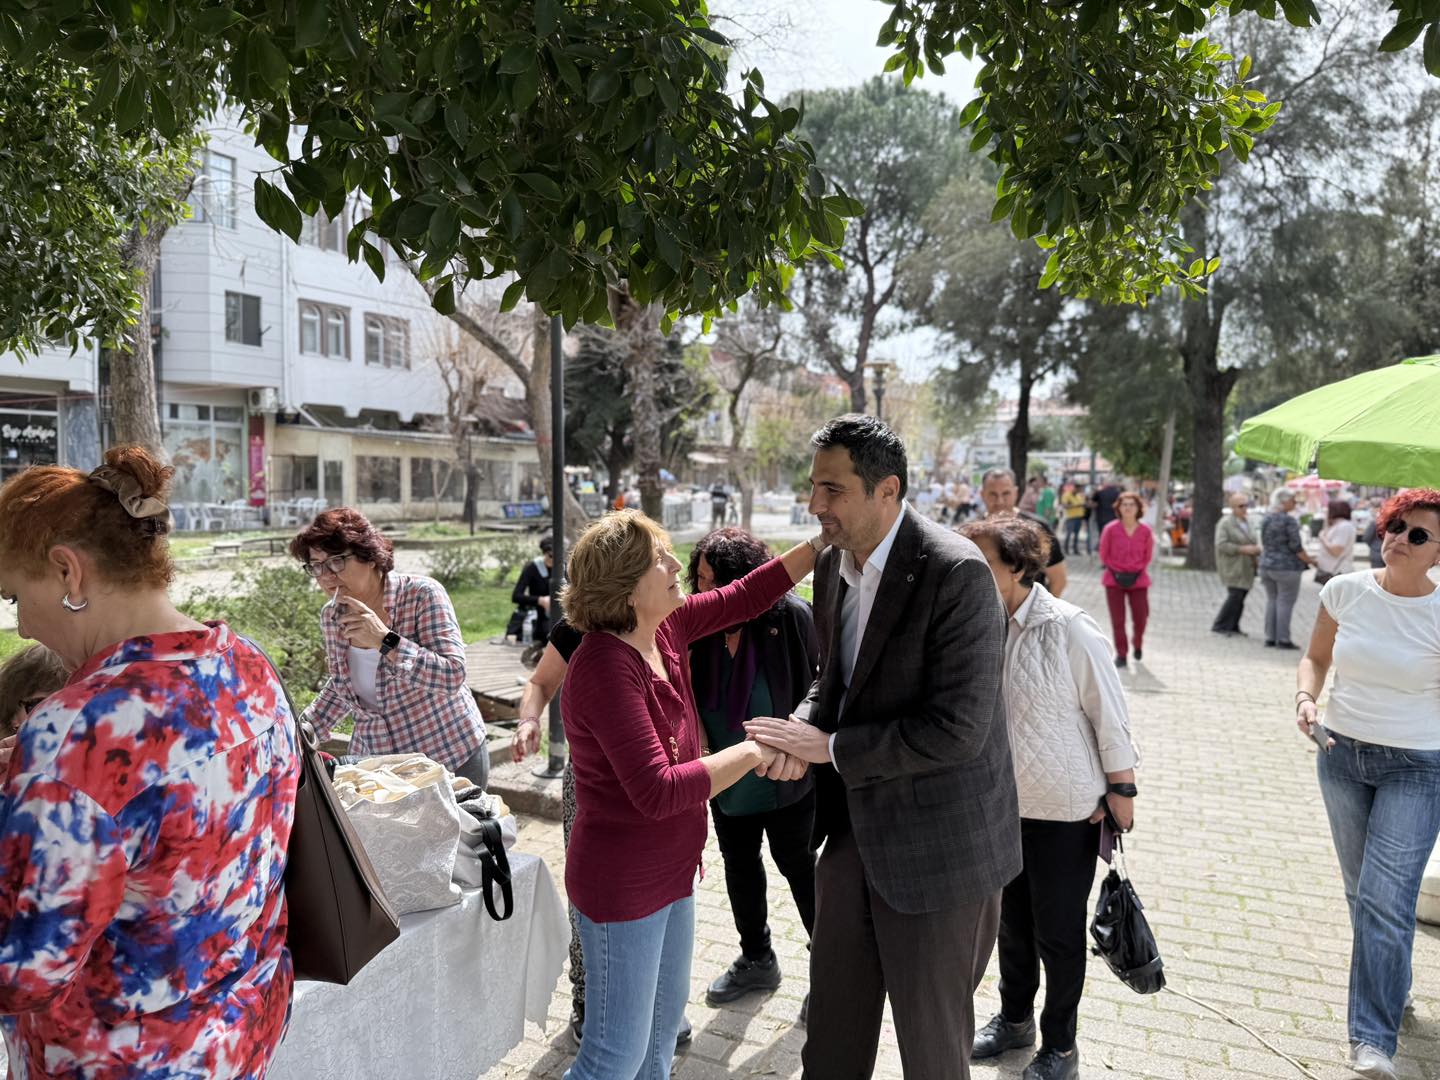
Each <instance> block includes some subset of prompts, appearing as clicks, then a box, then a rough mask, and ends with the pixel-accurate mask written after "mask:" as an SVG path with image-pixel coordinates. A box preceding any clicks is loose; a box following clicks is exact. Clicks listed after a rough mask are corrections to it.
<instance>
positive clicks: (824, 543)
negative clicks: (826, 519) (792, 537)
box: [805, 532, 830, 555]
mask: <svg viewBox="0 0 1440 1080" xmlns="http://www.w3.org/2000/svg"><path fill="white" fill-rule="evenodd" d="M805 543H807V544H809V545H810V550H811V551H813V552H815V554H816V555H819V554H820V553H821V552H822V551H824V550H825V549H826V548H827V547H829V546H830V541H828V540H826V539H825V534H824V533H823V532H822V533H816V534H815V535H814V536H812V537H810V539H809V540H806V541H805Z"/></svg>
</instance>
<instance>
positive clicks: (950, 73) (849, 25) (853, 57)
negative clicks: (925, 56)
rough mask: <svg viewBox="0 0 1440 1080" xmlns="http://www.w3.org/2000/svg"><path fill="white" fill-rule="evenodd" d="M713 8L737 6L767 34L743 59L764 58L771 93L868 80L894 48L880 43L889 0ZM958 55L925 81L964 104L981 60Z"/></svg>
mask: <svg viewBox="0 0 1440 1080" xmlns="http://www.w3.org/2000/svg"><path fill="white" fill-rule="evenodd" d="M711 10H712V12H715V13H717V14H720V15H726V14H733V16H734V18H735V20H736V23H737V25H738V28H739V29H740V30H742V31H747V30H748V31H749V32H750V34H751V35H756V34H758V35H760V36H761V37H762V38H763V40H762V41H761V42H758V43H756V44H754V45H751V46H747V47H746V49H745V52H744V55H743V56H742V61H748V62H749V63H751V64H754V65H757V66H759V68H760V70H761V72H762V74H764V76H765V89H766V91H767V92H768V93H769V95H770V97H771V98H772V99H778V98H780V97H783V96H784V95H785V94H788V93H790V92H791V91H792V90H820V89H825V88H828V87H835V86H852V85H854V84H855V83H860V82H864V81H865V80H866V79H867V78H869V77H870V76H871V75H878V74H880V73H881V71H882V70H883V69H884V67H885V61H886V60H887V59H888V58H889V56H890V50H888V49H882V48H880V47H878V46H877V45H876V44H875V37H876V35H877V34H879V32H880V26H881V24H883V23H884V22H885V20H886V18H888V17H889V15H890V11H891V7H890V5H889V4H888V3H886V2H885V0H713V2H712V4H711ZM725 32H727V33H729V32H731V30H730V29H729V28H727V29H726V30H725ZM953 59H954V63H953V64H952V63H950V62H949V61H948V60H947V62H946V71H945V74H944V75H943V76H936V75H933V74H930V73H927V74H925V75H924V76H923V77H922V78H921V79H920V80H919V84H920V85H921V86H923V87H924V88H926V89H929V90H937V91H940V92H942V93H944V94H945V95H946V96H947V97H949V98H950V99H951V100H953V101H955V102H956V103H957V104H961V103H963V102H965V101H967V100H969V98H970V97H971V95H972V93H973V89H972V87H973V85H974V82H975V73H976V71H977V70H978V65H976V64H972V63H970V62H968V61H966V60H965V59H964V57H961V56H958V55H957V56H955V57H954V58H953Z"/></svg>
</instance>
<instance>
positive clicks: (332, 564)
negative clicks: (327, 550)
mask: <svg viewBox="0 0 1440 1080" xmlns="http://www.w3.org/2000/svg"><path fill="white" fill-rule="evenodd" d="M353 558H355V556H354V555H353V554H350V555H332V556H330V558H328V559H321V560H320V561H319V562H307V563H301V564H300V565H301V566H303V567H304V568H305V572H306V573H307V574H309V575H310V576H311V577H312V578H318V577H319V576H320V575H321V574H323V573H326V572H327V571H328V572H329V573H332V574H338V573H340V572H341V571H342V570H344V569H345V564H346V563H347V562H349V561H350V560H351V559H353Z"/></svg>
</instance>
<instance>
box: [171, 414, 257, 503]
mask: <svg viewBox="0 0 1440 1080" xmlns="http://www.w3.org/2000/svg"><path fill="white" fill-rule="evenodd" d="M244 416H245V410H244V409H242V408H241V407H240V406H238V405H215V406H211V405H201V404H190V403H183V404H182V403H180V402H174V401H172V402H167V403H166V404H165V406H164V409H163V411H162V412H161V418H162V423H161V425H160V426H161V429H162V431H163V434H164V443H165V449H166V451H167V452H168V453H169V454H170V464H171V465H173V466H174V467H175V480H174V495H173V496H172V501H173V502H175V503H223V502H230V501H232V500H234V499H243V498H244V497H245V494H246V491H247V482H248V480H249V475H248V472H247V465H246V460H245V436H244V432H243V429H242V426H241V423H242V421H243V419H244Z"/></svg>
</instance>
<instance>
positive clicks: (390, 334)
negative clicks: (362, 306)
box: [365, 315, 410, 368]
mask: <svg viewBox="0 0 1440 1080" xmlns="http://www.w3.org/2000/svg"><path fill="white" fill-rule="evenodd" d="M365 363H367V364H369V365H370V366H371V367H388V368H408V367H409V366H410V324H409V322H407V321H406V320H404V319H394V318H390V317H389V316H385V315H366V316H365Z"/></svg>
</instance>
